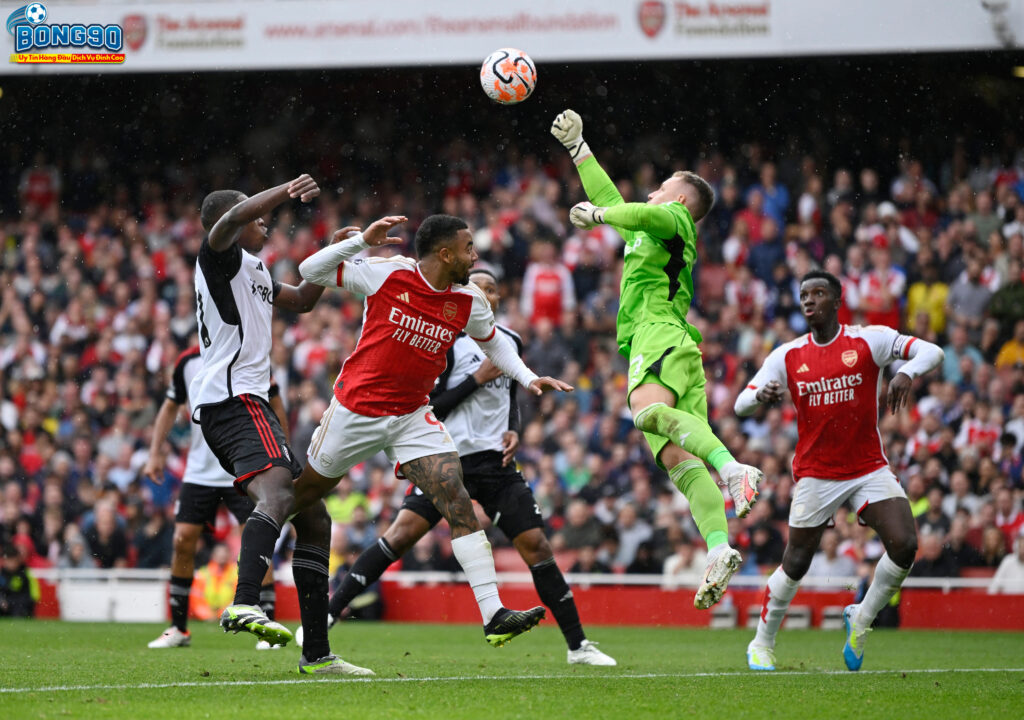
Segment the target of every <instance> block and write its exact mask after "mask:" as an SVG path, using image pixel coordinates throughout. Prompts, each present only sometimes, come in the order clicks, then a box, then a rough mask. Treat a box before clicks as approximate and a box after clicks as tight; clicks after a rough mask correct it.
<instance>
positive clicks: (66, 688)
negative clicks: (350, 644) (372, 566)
mask: <svg viewBox="0 0 1024 720" xmlns="http://www.w3.org/2000/svg"><path fill="white" fill-rule="evenodd" d="M1015 672H1024V668H918V669H916V670H898V669H897V670H861V671H859V672H850V671H848V670H816V671H815V670H782V671H774V672H756V671H746V672H698V673H641V674H637V675H621V674H620V675H608V674H605V673H595V674H593V675H455V676H447V677H395V678H377V677H375V678H366V677H362V678H360V677H351V678H339V677H328V676H324V677H319V678H296V679H289V680H211V681H209V682H198V681H193V682H171V683H137V684H134V685H131V684H122V685H51V686H48V687H20V688H0V695H2V694H15V693H57V692H75V691H85V690H160V689H164V688H196V687H200V688H201V687H246V686H253V685H308V684H309V683H311V682H321V683H322V682H345V683H415V682H467V681H477V680H489V681H498V680H501V681H509V680H513V681H520V680H557V679H565V680H601V681H606V680H651V679H659V678H672V679H686V678H726V677H748V678H755V677H757V678H767V677H795V676H807V675H832V676H839V677H842V676H846V677H857V676H860V675H895V674H898V673H905V674H907V675H911V674H914V673H920V674H937V673H1015Z"/></svg>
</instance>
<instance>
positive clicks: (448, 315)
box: [441, 302, 459, 322]
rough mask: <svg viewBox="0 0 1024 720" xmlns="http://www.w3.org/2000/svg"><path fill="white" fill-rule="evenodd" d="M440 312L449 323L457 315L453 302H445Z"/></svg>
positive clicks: (457, 309)
mask: <svg viewBox="0 0 1024 720" xmlns="http://www.w3.org/2000/svg"><path fill="white" fill-rule="evenodd" d="M441 312H442V313H444V319H445V320H447V321H448V322H451V321H452V320H454V319H455V316H456V315H457V314H458V312H459V308H458V307H457V306H456V305H455V303H453V302H446V303H445V304H444V307H443V308H442V309H441Z"/></svg>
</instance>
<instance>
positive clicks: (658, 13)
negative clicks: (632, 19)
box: [637, 0, 666, 38]
mask: <svg viewBox="0 0 1024 720" xmlns="http://www.w3.org/2000/svg"><path fill="white" fill-rule="evenodd" d="M665 14H666V11H665V3H663V2H660V0H646V1H645V2H642V3H640V6H639V8H638V10H637V20H639V21H640V29H641V30H643V31H644V35H646V36H647V37H649V38H653V37H654V36H655V35H657V34H658V33H660V32H661V28H662V27H663V26H664V25H665Z"/></svg>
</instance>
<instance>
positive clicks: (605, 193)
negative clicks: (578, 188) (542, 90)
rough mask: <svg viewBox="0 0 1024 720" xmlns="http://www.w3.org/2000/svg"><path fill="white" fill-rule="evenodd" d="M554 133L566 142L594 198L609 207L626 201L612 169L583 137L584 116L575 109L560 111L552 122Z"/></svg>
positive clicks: (587, 188)
mask: <svg viewBox="0 0 1024 720" xmlns="http://www.w3.org/2000/svg"><path fill="white" fill-rule="evenodd" d="M551 134H552V135H554V136H555V139H556V140H558V142H560V143H562V145H563V146H564V147H565V149H566V150H568V151H569V154H570V155H571V156H572V160H573V162H574V163H575V164H576V170H577V172H579V174H580V180H582V181H583V189H584V190H585V191H586V193H587V197H588V198H590V201H591V202H593V203H594V204H596V205H599V206H604V207H608V206H611V205H619V204H620V203H622V195H620V194H619V189H618V188H617V187H615V183H613V182H612V180H611V178H609V177H608V173H606V172H605V171H604V168H602V167H601V165H600V164H599V163H598V162H597V159H596V158H595V157H594V154H593V153H592V152H590V146H588V145H587V143H586V141H585V140H584V139H583V119H582V118H581V117H580V116H579V115H578V114H577V113H576V112H575V111H574V110H565V111H564V112H562V113H559V115H558V117H556V118H555V121H554V122H553V123H551Z"/></svg>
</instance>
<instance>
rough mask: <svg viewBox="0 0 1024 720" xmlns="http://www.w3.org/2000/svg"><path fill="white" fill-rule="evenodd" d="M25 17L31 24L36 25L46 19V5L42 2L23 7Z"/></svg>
mask: <svg viewBox="0 0 1024 720" xmlns="http://www.w3.org/2000/svg"><path fill="white" fill-rule="evenodd" d="M25 18H26V19H27V20H28V21H29V22H30V23H32V24H33V25H38V24H39V23H41V22H42V21H43V20H45V19H46V6H45V5H43V4H42V3H32V4H31V5H28V6H27V7H26V8H25Z"/></svg>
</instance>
